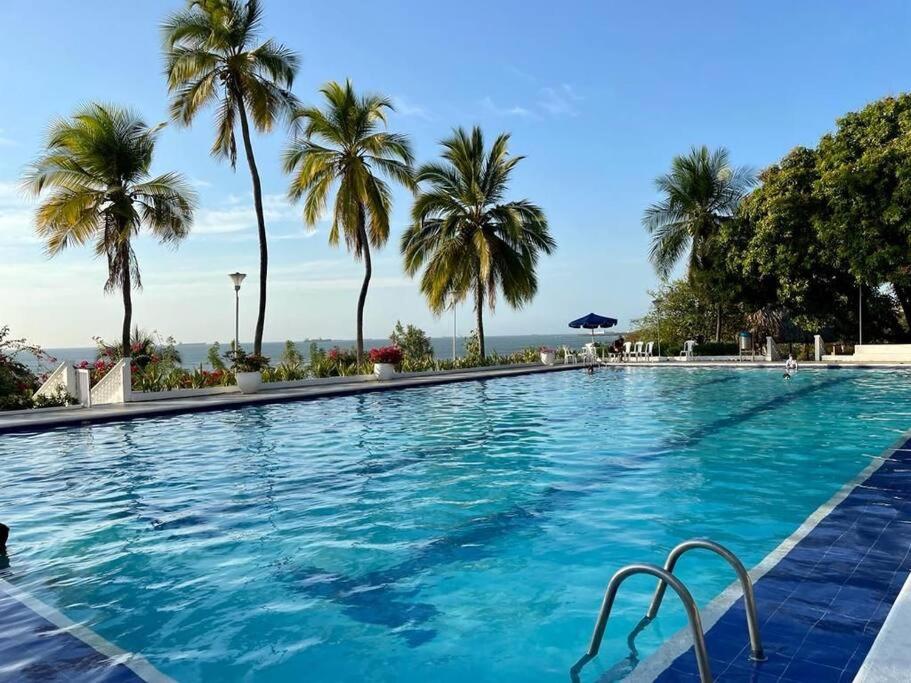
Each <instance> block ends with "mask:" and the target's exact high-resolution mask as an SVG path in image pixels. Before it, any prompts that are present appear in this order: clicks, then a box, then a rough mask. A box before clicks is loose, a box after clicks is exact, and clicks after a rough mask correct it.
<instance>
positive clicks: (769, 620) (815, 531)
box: [0, 364, 911, 683]
mask: <svg viewBox="0 0 911 683" xmlns="http://www.w3.org/2000/svg"><path fill="white" fill-rule="evenodd" d="M688 365H689V364H688ZM693 365H695V364H693ZM700 365H701V364H700ZM774 365H775V366H778V365H779V364H774ZM577 367H578V366H577ZM691 367H692V366H691ZM726 367H731V364H727V365H726ZM563 369H571V367H570V368H567V367H565V366H557V367H554V368H544V367H540V366H538V367H531V368H529V367H525V368H512V369H509V370H502V369H501V370H494V371H487V372H483V373H478V372H473V373H458V374H449V375H447V376H444V377H441V376H436V377H427V378H418V379H414V378H403V379H400V380H398V381H395V382H390V383H383V384H379V383H363V382H361V383H358V384H354V383H352V384H351V385H348V384H338V385H334V386H331V387H318V388H317V387H312V388H308V389H307V390H303V391H302V390H299V389H298V390H287V391H278V392H270V394H271V395H270V394H257V395H253V396H242V395H228V396H220V397H206V398H201V399H175V400H171V401H167V402H164V401H162V402H158V403H161V404H167V405H157V406H156V405H154V404H151V403H146V404H131V405H127V406H119V407H117V408H116V409H115V408H110V407H105V408H98V409H87V410H89V411H94V412H93V413H91V414H86V413H84V412H83V411H68V412H73V413H77V414H76V415H70V414H67V413H59V414H58V415H57V416H50V415H45V416H42V419H41V420H40V421H38V422H35V421H28V422H25V423H23V422H21V420H20V421H18V422H12V421H7V422H2V421H0V432H2V431H18V430H22V429H27V430H35V429H45V428H51V427H54V426H58V424H74V423H81V422H93V421H106V420H118V419H130V418H133V417H141V416H146V415H161V414H169V413H178V412H189V411H195V410H212V409H224V408H231V407H237V406H240V405H249V404H255V403H266V402H274V401H285V400H302V399H309V398H323V397H328V396H334V395H346V394H350V393H360V392H363V391H377V390H384V389H391V388H408V387H411V386H423V385H427V384H438V383H443V382H452V381H465V380H466V379H486V378H494V377H508V376H513V375H518V374H528V373H529V372H553V371H559V370H563ZM213 398H215V399H217V400H212V399H213ZM14 534H15V530H14ZM13 540H14V539H13ZM909 550H911V438H909V435H906V436H905V437H903V439H902V440H901V441H900V442H899V443H898V444H897V445H896V447H894V448H893V449H890V450H889V451H887V452H886V453H884V454H883V457H882V459H880V460H878V461H877V462H875V463H873V464H872V465H871V466H870V467H868V468H867V470H865V472H864V473H862V475H861V476H860V477H859V478H858V480H856V481H855V482H852V483H851V484H849V485H848V486H846V487H845V488H844V489H843V490H842V492H840V493H839V494H837V495H836V496H835V497H834V498H833V499H832V501H830V502H829V503H828V504H827V505H826V506H823V508H820V510H819V511H817V513H815V514H814V515H813V516H811V518H810V519H808V520H807V522H806V523H805V524H804V525H803V526H802V527H801V529H799V530H798V531H797V532H795V534H794V535H792V537H791V538H790V539H788V540H787V541H785V542H784V543H783V544H782V546H780V547H779V549H778V550H777V551H776V552H774V553H772V555H770V556H769V557H768V558H766V560H765V561H763V563H761V564H760V565H759V566H758V567H757V568H756V569H754V570H753V571H752V572H751V575H752V576H753V579H754V582H755V591H756V599H757V604H758V610H759V615H760V621H761V623H762V627H761V631H762V637H763V644H764V646H765V650H766V654H767V656H768V659H767V661H765V662H761V663H753V662H751V661H750V660H749V658H748V654H749V648H748V644H747V637H746V626H745V615H744V611H743V600H742V598H738V597H737V591H736V590H734V589H729V590H728V591H725V593H724V594H722V596H719V598H718V599H716V600H715V601H714V602H713V603H712V604H711V605H709V606H708V608H707V609H706V610H704V615H705V616H704V619H705V624H706V626H707V627H709V629H708V631H707V634H706V642H707V647H708V651H709V655H710V657H711V665H712V671H713V674H714V676H715V680H717V681H755V682H757V683H759V682H761V681H782V682H792V683H793V682H794V681H813V682H814V683H815V682H817V681H819V682H825V681H850V680H853V679H854V677H855V675H856V674H857V673H858V671H860V670H861V667H862V665H863V667H864V670H866V671H874V672H882V671H895V662H894V661H890V657H891V651H892V650H894V647H893V644H892V643H894V641H895V640H896V639H897V640H898V641H899V642H901V643H902V645H903V646H904V647H905V648H907V643H906V642H902V641H905V638H906V637H907V636H904V634H903V633H901V631H900V628H901V627H900V624H901V623H908V622H911V619H909V618H908V616H909V612H911V597H909V599H908V600H907V601H906V602H905V603H904V604H905V605H906V608H905V609H904V610H903V614H901V615H898V614H897V612H898V611H899V610H895V611H893V612H892V614H891V615H890V610H891V609H892V606H893V603H894V602H895V600H896V598H897V596H898V595H899V592H900V591H901V590H902V587H903V585H904V584H905V582H906V579H907V578H908V575H909V572H911V552H909ZM4 559H5V557H4V556H2V555H0V681H85V682H89V681H105V682H106V681H117V682H120V681H136V680H147V681H156V682H158V681H168V680H170V679H168V678H167V677H166V676H164V675H162V674H161V673H160V672H158V671H157V670H155V669H154V667H152V666H151V665H150V664H149V663H148V662H146V661H145V660H144V659H143V658H142V657H141V656H139V655H135V654H130V653H126V652H123V651H122V650H120V649H119V648H117V647H116V646H115V645H113V644H111V643H108V642H107V641H105V640H103V639H102V638H100V637H99V636H98V635H97V634H95V633H93V632H92V631H90V630H88V629H86V628H84V627H82V626H80V625H78V624H73V623H72V622H70V621H69V620H68V619H67V618H66V617H65V616H63V615H62V614H60V613H59V612H56V611H55V610H53V609H52V608H50V607H48V606H46V605H44V604H42V603H40V602H38V601H37V600H36V599H35V598H33V597H32V596H30V595H27V594H24V593H22V592H20V591H18V589H16V588H15V587H14V586H12V585H11V584H9V583H7V582H6V581H3V580H2V577H3V574H4V571H3V564H2V562H3V560H4ZM887 615H889V619H890V621H891V622H894V623H895V624H899V626H896V627H893V628H892V629H891V631H892V634H891V635H890V637H891V638H892V641H890V643H889V644H884V643H882V642H878V643H877V646H878V647H877V648H874V649H873V653H874V655H875V657H874V656H871V657H870V660H868V661H867V662H866V663H865V662H864V660H865V658H867V655H868V653H870V651H871V647H873V645H874V641H876V640H877V637H878V635H879V634H880V629H881V628H882V627H883V623H884V622H885V621H886V618H887ZM896 629H899V631H898V632H899V633H900V635H899V636H896V635H895V632H896ZM886 630H889V629H884V630H883V633H885V632H886ZM902 636H904V637H902ZM580 646H581V644H580ZM873 659H877V660H878V661H877V662H872V660H873ZM883 659H884V660H885V661H879V660H883ZM871 662H872V663H871ZM890 666H891V669H890ZM905 673H906V671H905V670H901V671H900V673H899V674H898V676H893V675H889V676H888V677H884V676H883V675H880V674H872V675H868V676H867V677H866V678H865V680H867V681H891V680H896V681H897V680H911V675H909V676H905V677H902V676H904V674H905ZM631 680H642V681H645V680H658V681H690V680H692V681H695V680H698V674H697V671H696V664H695V658H694V656H693V652H692V648H691V647H689V641H688V637H687V636H686V635H685V634H678V635H677V636H675V637H674V638H672V639H671V641H669V642H668V643H667V644H666V645H665V646H664V647H662V648H661V650H659V652H658V653H656V655H654V656H653V657H651V658H649V659H648V660H646V661H645V662H644V663H643V664H642V665H641V666H640V667H639V668H637V669H636V670H635V671H634V672H633V674H632V676H631Z"/></svg>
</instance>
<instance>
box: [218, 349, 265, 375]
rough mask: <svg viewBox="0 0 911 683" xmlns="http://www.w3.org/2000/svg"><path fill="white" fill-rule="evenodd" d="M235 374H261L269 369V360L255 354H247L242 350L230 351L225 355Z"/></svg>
mask: <svg viewBox="0 0 911 683" xmlns="http://www.w3.org/2000/svg"><path fill="white" fill-rule="evenodd" d="M225 357H226V358H227V359H228V360H230V361H231V364H232V365H233V366H234V367H235V368H236V369H237V372H262V371H263V370H265V369H266V368H268V367H269V359H268V358H266V356H262V355H259V354H256V353H247V352H246V351H244V350H243V349H240V348H239V349H237V350H231V351H228V352H227V353H226V354H225Z"/></svg>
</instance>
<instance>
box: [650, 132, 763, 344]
mask: <svg viewBox="0 0 911 683" xmlns="http://www.w3.org/2000/svg"><path fill="white" fill-rule="evenodd" d="M755 182H756V180H755V174H754V173H753V171H752V170H750V169H748V168H745V167H740V168H734V167H732V166H731V164H730V162H729V154H728V151H727V150H726V149H725V148H723V147H721V148H719V149H717V150H715V151H714V152H712V151H709V148H708V147H706V146H705V145H703V146H702V147H693V148H692V149H691V150H690V152H689V154H686V155H681V156H675V157H674V160H673V161H672V162H671V171H670V173H667V174H665V175H662V176H659V177H658V178H657V179H655V186H656V187H657V188H658V191H659V192H660V193H661V194H662V195H664V196H663V198H662V199H661V201H659V202H656V203H655V204H652V205H651V206H649V207H648V208H647V209H646V210H645V215H644V216H643V218H642V224H643V225H644V226H645V229H646V230H647V231H648V232H649V234H650V235H651V236H652V245H651V250H650V253H649V259H650V260H651V262H652V265H654V267H655V270H657V271H658V274H659V275H660V276H661V277H668V275H670V272H671V271H672V270H673V269H674V267H675V266H676V265H677V263H678V262H679V261H680V260H681V259H682V258H683V257H684V255H685V254H686V253H687V251H689V255H688V257H687V274H688V277H689V278H690V280H691V281H693V280H694V279H695V278H697V276H699V275H701V274H708V273H709V272H710V271H711V270H712V269H713V268H714V267H717V266H715V265H714V263H713V262H714V261H715V258H714V257H715V255H714V254H713V253H712V242H713V240H714V238H715V237H716V236H717V235H718V231H719V230H720V228H721V226H722V225H723V224H724V223H726V222H727V221H730V220H732V219H733V216H734V212H735V211H736V210H737V205H738V204H739V203H740V200H741V199H743V197H744V196H745V195H746V194H747V192H748V191H749V190H750V188H751V187H752V186H753V185H754V184H755ZM716 294H717V293H716ZM715 341H721V302H720V301H718V302H716V324H715Z"/></svg>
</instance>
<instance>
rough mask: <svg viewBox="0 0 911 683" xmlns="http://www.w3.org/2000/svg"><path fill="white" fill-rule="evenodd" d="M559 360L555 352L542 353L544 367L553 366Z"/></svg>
mask: <svg viewBox="0 0 911 683" xmlns="http://www.w3.org/2000/svg"><path fill="white" fill-rule="evenodd" d="M556 360H557V354H556V353H555V352H553V351H542V352H541V362H542V363H544V365H553V364H554V362H555V361H556Z"/></svg>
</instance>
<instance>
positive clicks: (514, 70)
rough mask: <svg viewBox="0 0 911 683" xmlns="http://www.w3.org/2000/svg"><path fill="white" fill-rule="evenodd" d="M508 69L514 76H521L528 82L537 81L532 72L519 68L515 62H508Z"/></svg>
mask: <svg viewBox="0 0 911 683" xmlns="http://www.w3.org/2000/svg"><path fill="white" fill-rule="evenodd" d="M506 70H507V71H508V72H509V73H511V74H512V75H513V76H516V77H518V78H520V79H521V80H523V81H525V82H526V83H535V82H536V81H537V79H536V78H535V77H534V76H532V75H531V74H530V73H528V72H527V71H525V70H524V69H521V68H519V67H518V66H516V65H515V64H507V65H506Z"/></svg>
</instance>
